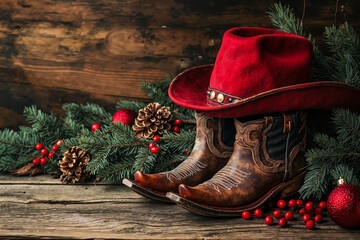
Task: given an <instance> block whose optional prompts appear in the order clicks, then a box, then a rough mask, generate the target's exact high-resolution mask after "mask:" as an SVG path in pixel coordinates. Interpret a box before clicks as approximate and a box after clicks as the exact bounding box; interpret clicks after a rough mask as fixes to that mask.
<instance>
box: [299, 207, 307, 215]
mask: <svg viewBox="0 0 360 240" xmlns="http://www.w3.org/2000/svg"><path fill="white" fill-rule="evenodd" d="M305 213H306V209H305V208H302V209H300V210H299V214H300V215H301V216H303V215H304V214H305Z"/></svg>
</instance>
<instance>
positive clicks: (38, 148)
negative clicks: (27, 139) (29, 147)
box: [35, 143, 44, 150]
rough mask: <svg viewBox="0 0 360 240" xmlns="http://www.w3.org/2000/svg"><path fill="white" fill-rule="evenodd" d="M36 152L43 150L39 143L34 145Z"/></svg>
mask: <svg viewBox="0 0 360 240" xmlns="http://www.w3.org/2000/svg"><path fill="white" fill-rule="evenodd" d="M35 148H36V150H41V149H43V148H44V146H43V145H42V144H41V143H38V144H36V146H35Z"/></svg>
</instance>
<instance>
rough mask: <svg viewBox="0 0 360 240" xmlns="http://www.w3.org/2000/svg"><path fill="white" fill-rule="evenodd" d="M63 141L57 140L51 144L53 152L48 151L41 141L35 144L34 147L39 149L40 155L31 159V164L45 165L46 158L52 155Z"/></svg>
mask: <svg viewBox="0 0 360 240" xmlns="http://www.w3.org/2000/svg"><path fill="white" fill-rule="evenodd" d="M63 143H64V140H59V141H57V142H56V144H55V145H54V146H52V150H53V152H49V151H48V150H47V149H46V148H44V146H43V145H42V144H41V143H38V144H36V146H35V148H36V150H39V151H40V153H41V155H42V156H41V157H38V158H35V159H33V164H34V165H39V164H40V163H41V164H42V165H45V164H46V163H47V161H48V159H50V158H52V157H54V154H55V152H57V151H58V150H59V146H60V145H61V144H63ZM46 157H47V158H48V159H47V158H46Z"/></svg>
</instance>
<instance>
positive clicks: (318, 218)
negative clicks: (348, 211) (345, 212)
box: [314, 214, 323, 223]
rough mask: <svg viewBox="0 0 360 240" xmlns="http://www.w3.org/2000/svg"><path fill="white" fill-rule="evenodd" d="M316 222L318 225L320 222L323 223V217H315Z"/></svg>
mask: <svg viewBox="0 0 360 240" xmlns="http://www.w3.org/2000/svg"><path fill="white" fill-rule="evenodd" d="M314 220H315V222H317V223H320V222H322V220H323V216H322V215H320V214H319V215H316V216H315V218H314Z"/></svg>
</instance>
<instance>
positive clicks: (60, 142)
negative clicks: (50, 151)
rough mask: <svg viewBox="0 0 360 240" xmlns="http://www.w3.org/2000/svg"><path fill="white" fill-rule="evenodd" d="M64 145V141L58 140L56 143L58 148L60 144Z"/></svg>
mask: <svg viewBox="0 0 360 240" xmlns="http://www.w3.org/2000/svg"><path fill="white" fill-rule="evenodd" d="M64 143H65V141H64V140H59V141H57V142H56V145H58V146H60V145H61V144H64Z"/></svg>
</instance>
